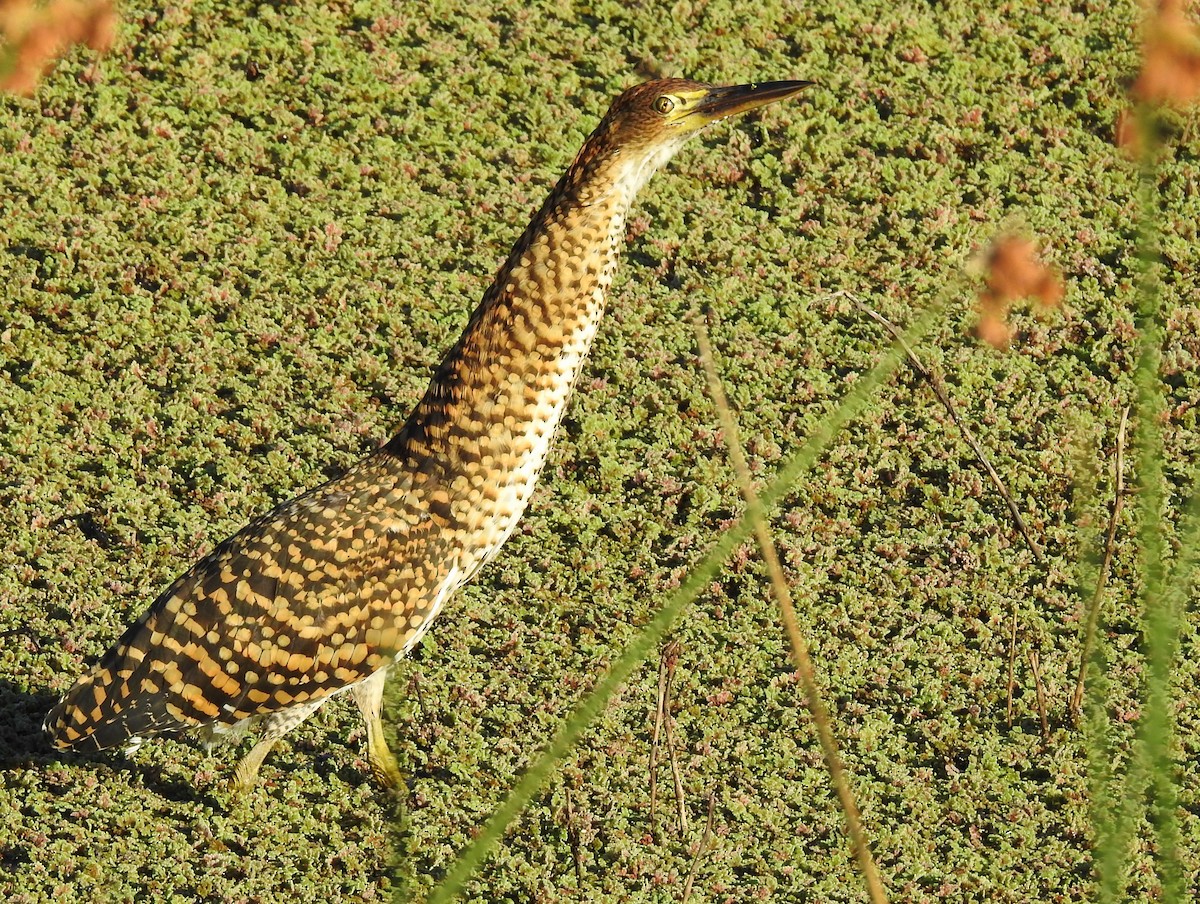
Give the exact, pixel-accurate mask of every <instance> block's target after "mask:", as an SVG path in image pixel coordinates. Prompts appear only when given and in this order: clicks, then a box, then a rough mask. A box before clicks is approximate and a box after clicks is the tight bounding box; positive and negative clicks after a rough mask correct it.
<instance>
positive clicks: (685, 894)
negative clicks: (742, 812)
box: [680, 791, 717, 904]
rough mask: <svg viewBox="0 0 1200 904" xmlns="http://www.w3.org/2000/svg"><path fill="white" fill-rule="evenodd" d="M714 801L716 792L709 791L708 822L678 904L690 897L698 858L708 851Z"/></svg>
mask: <svg viewBox="0 0 1200 904" xmlns="http://www.w3.org/2000/svg"><path fill="white" fill-rule="evenodd" d="M716 799H717V795H716V792H715V791H710V792H709V793H708V822H706V823H705V824H704V835H703V836H702V837H701V838H700V847H698V848H696V856H695V857H693V858H692V866H691V868H690V869H689V870H688V875H687V882H685V883H684V884H683V898H682V899H680V904H687V902H688V898H690V897H691V896H692V883H693V882H695V881H696V870H698V869H699V868H700V858H701V857H703V856H704V852H705V851H706V850H708V840H709V839H710V838H711V837H712V829H713V808H714V806H715V805H716Z"/></svg>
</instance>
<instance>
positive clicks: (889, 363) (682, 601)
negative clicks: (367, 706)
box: [427, 296, 946, 904]
mask: <svg viewBox="0 0 1200 904" xmlns="http://www.w3.org/2000/svg"><path fill="white" fill-rule="evenodd" d="M945 297H946V296H943V297H942V298H940V299H939V300H938V301H936V302H934V303H933V304H932V305H930V307H929V308H928V309H927V310H925V311H924V312H923V313H922V314H921V315H920V316H919V317H918V318H917V319H916V320H915V321H914V322H913V324H912V326H911V327H910V328H909V329H908V331H907V332H906V333H905V335H904V340H903V341H904V342H907V343H908V344H909V345H913V344H916V343H917V342H918V341H919V340H920V338H921V337H922V336H923V335H924V334H925V333H926V332H928V330H929V329H930V327H931V326H932V325H933V323H934V321H935V319H936V318H937V316H938V314H939V313H940V312H941V311H942V309H943V308H944V307H945ZM903 358H904V352H903V346H902V345H901V344H900V343H895V344H893V345H892V347H891V348H890V349H889V350H888V351H887V353H886V354H885V355H884V356H883V357H882V358H881V359H880V361H879V362H878V363H877V364H876V365H875V366H874V367H873V368H872V369H871V370H870V371H868V372H867V373H866V374H865V375H864V376H863V377H862V378H861V379H860V380H859V381H858V382H856V383H855V384H854V386H853V387H852V388H851V390H850V391H849V392H848V393H847V394H846V397H845V398H844V399H843V400H842V402H841V404H839V405H838V407H837V408H836V409H835V410H834V411H832V412H831V413H830V414H829V415H828V416H827V417H825V418H824V419H822V420H821V422H820V423H819V424H817V426H816V428H815V429H814V430H813V432H812V434H811V435H810V436H809V438H808V440H807V441H806V442H805V443H804V445H803V446H801V447H800V449H799V450H797V451H796V452H795V453H794V454H793V455H792V456H791V458H789V459H788V461H787V462H786V463H785V464H784V466H783V467H782V468H781V469H780V471H779V474H778V476H777V477H776V479H775V480H774V481H773V482H772V483H771V484H770V485H769V486H767V487H766V488H765V489H764V490H763V492H762V494H761V495H760V497H759V499H760V502H761V503H762V506H763V508H764V509H766V508H768V507H769V506H771V505H773V504H775V503H776V502H778V501H779V500H780V499H781V498H782V497H783V496H784V495H785V494H786V493H787V492H788V490H789V489H790V488H791V486H792V484H794V483H795V482H796V480H798V479H799V477H800V476H801V475H802V474H803V473H804V472H805V471H807V470H808V469H809V468H811V467H812V466H813V464H815V463H816V461H817V459H818V458H819V456H820V455H821V453H822V452H823V451H824V450H825V447H826V446H827V445H828V444H829V442H830V440H831V439H832V438H833V436H834V435H835V434H836V433H837V432H838V431H839V430H840V429H841V428H842V427H843V426H845V425H846V423H847V422H849V421H850V420H851V419H852V418H854V417H855V416H856V415H857V414H858V413H859V412H860V411H861V410H862V408H863V406H864V405H865V404H866V402H867V400H868V399H869V398H870V396H871V394H872V393H873V392H874V391H875V389H876V388H877V387H878V386H879V385H880V384H881V383H883V382H884V381H885V380H886V379H887V378H888V377H889V376H891V374H892V373H893V372H894V371H895V369H896V367H897V366H898V365H899V363H900V361H902V360H903ZM751 530H752V526H751V523H750V521H749V520H748V519H747V518H746V517H745V516H744V515H743V517H742V518H740V519H739V520H738V522H737V523H736V524H735V525H733V527H731V528H730V529H729V530H728V531H726V532H725V533H724V534H722V536H721V538H720V539H719V540H718V541H717V542H716V543H715V544H714V545H713V547H712V548H711V549H710V550H709V552H708V554H707V555H706V556H705V557H704V559H703V560H702V561H701V562H700V563H699V564H698V565H697V566H696V567H695V568H694V569H692V571H691V572H690V573H689V574H688V576H687V578H686V579H685V580H684V581H683V583H682V584H681V585H680V587H679V588H678V589H677V590H676V591H675V592H674V593H673V594H672V595H671V596H670V598H669V599H668V600H667V601H666V602H665V603H664V604H663V606H662V608H661V609H659V610H658V612H657V613H656V614H655V615H654V617H653V618H652V619H651V620H650V621H649V622H648V623H647V624H646V626H645V627H644V628H642V630H641V632H640V633H639V634H638V635H637V636H636V637H635V638H634V639H633V640H632V641H631V642H630V643H629V645H628V646H626V647H625V649H624V650H623V651H622V652H621V655H620V656H618V657H617V659H616V660H615V661H614V662H613V664H612V667H611V668H610V669H609V671H608V672H607V673H606V674H605V675H604V676H603V677H602V678H601V679H600V680H599V681H598V682H597V683H596V686H595V687H594V688H592V690H591V692H590V693H588V695H587V696H586V697H584V699H583V701H582V702H581V703H580V704H579V705H578V706H577V707H576V708H575V710H574V711H573V712H572V713H571V714H570V716H568V717H567V719H566V720H565V721H564V722H563V724H562V727H561V728H560V729H559V730H558V733H557V734H556V735H555V736H554V738H553V739H552V740H551V741H550V743H549V744H548V745H547V746H546V748H545V749H544V750H543V751H542V753H541V755H540V756H539V757H538V758H537V759H536V760H535V761H534V762H533V763H532V764H531V765H530V767H529V769H528V770H526V772H525V773H524V774H523V775H522V776H521V778H520V780H519V781H518V782H517V784H516V786H515V787H514V788H513V790H512V791H511V792H510V793H509V795H508V797H507V798H506V799H505V800H504V802H503V803H502V804H501V805H500V807H499V808H498V809H497V810H496V812H495V813H493V814H492V816H491V818H489V819H488V821H487V822H486V823H485V824H484V826H483V828H482V829H481V830H480V832H479V834H478V836H476V838H475V839H474V841H472V842H471V844H469V845H468V846H467V847H466V848H465V849H464V850H463V851H462V853H461V854H460V855H459V857H458V859H457V860H456V861H455V862H454V863H452V864H451V865H450V868H449V870H448V871H447V872H446V875H445V877H444V878H443V879H442V881H441V883H440V884H439V885H438V886H437V887H436V888H435V889H434V890H433V892H432V893H431V894H430V896H429V898H428V899H427V901H428V904H446V902H449V901H452V900H453V899H454V897H455V896H456V894H457V893H458V891H459V890H460V889H461V888H462V886H463V884H464V883H465V882H466V881H467V879H468V878H470V876H471V874H472V873H473V872H474V871H475V869H476V868H477V867H478V866H479V864H480V863H482V862H483V859H484V858H485V857H486V856H487V855H488V853H489V852H490V851H491V850H492V848H494V847H495V846H496V844H497V843H498V842H499V840H500V838H501V836H502V835H503V834H504V830H505V829H506V828H507V826H508V824H509V823H510V822H512V820H513V819H514V817H516V815H517V814H518V813H520V811H521V810H522V809H523V808H524V807H525V805H526V804H527V803H528V802H529V801H530V799H531V798H532V797H533V795H534V794H536V793H537V791H538V789H539V788H540V787H541V786H542V784H543V782H545V780H546V778H547V777H548V776H549V775H550V773H551V771H552V770H553V769H554V768H555V766H557V765H558V763H559V761H561V760H562V759H563V757H565V756H566V755H567V753H568V752H569V751H570V750H571V748H572V747H573V746H574V744H575V742H576V741H577V740H578V738H579V736H580V735H581V734H583V732H584V731H585V730H586V729H587V727H588V726H589V725H590V724H591V723H592V722H593V721H594V720H595V718H596V717H597V716H598V715H599V714H600V712H601V711H602V710H603V709H604V706H605V704H606V703H607V702H608V699H609V698H610V697H611V696H612V694H613V693H614V692H615V691H616V690H617V688H618V687H620V685H621V684H623V683H624V682H625V681H626V680H627V679H628V678H629V676H630V674H632V673H633V670H634V669H636V668H637V667H638V666H639V665H641V663H642V662H643V661H644V660H645V659H646V657H647V656H648V655H649V654H650V653H651V652H652V651H653V650H654V649H655V648H657V646H658V644H659V643H660V642H661V641H662V638H663V636H664V635H665V634H666V633H667V631H669V630H670V628H671V625H672V624H674V622H675V619H676V618H677V617H678V616H679V614H680V613H681V612H682V611H683V609H684V608H685V607H686V606H687V605H688V604H689V603H691V602H692V600H694V599H695V598H696V597H697V596H699V595H700V593H701V592H702V591H703V590H704V588H705V587H706V586H708V584H709V583H710V582H711V581H712V579H713V578H714V577H715V575H716V574H717V572H718V570H719V569H720V568H721V566H722V564H723V563H724V561H725V559H726V558H727V557H728V556H729V554H730V553H732V552H733V550H734V549H736V548H737V547H738V545H740V544H741V543H742V542H744V541H745V540H747V539H748V538H749V537H750V533H751Z"/></svg>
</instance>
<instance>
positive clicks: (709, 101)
mask: <svg viewBox="0 0 1200 904" xmlns="http://www.w3.org/2000/svg"><path fill="white" fill-rule="evenodd" d="M812 84H813V83H812V82H805V81H788V82H760V83H758V84H750V85H731V86H727V87H718V86H716V85H706V84H704V83H703V82H694V81H691V80H689V79H679V78H668V79H656V80H655V81H651V82H644V83H643V84H641V85H635V86H633V87H632V88H629V89H628V90H626V91H624V92H623V93H622V94H621V95H620V96H619V97H617V99H616V100H614V101H613V103H612V106H611V107H609V109H608V113H606V114H605V116H604V119H602V120H601V121H600V125H599V126H597V127H596V130H595V131H594V132H593V133H592V136H591V137H590V138H589V139H588V141H587V143H586V144H585V145H584V146H583V148H582V149H581V150H580V152H579V156H578V157H577V158H576V167H579V168H581V169H583V168H587V169H590V168H592V166H594V165H595V164H600V165H601V166H602V167H603V168H604V169H606V170H608V171H609V172H611V173H613V174H614V180H615V182H616V183H617V184H619V185H621V187H622V188H623V189H626V190H627V194H628V195H629V197H632V195H633V194H636V193H637V190H638V189H639V188H641V186H642V185H643V184H644V183H645V181H646V180H647V179H649V178H650V176H651V175H653V173H654V171H655V170H656V169H658V168H659V167H660V166H662V165H663V164H664V163H666V162H667V161H668V160H670V159H671V157H672V156H673V155H674V154H675V152H676V151H678V150H679V148H680V147H682V145H683V143H684V142H685V141H687V139H688V138H690V137H691V136H692V135H695V134H696V133H697V132H699V131H700V130H701V129H703V128H704V127H705V126H707V125H710V124H711V123H714V122H718V121H720V120H722V119H725V118H726V117H728V116H733V115H734V114H736V113H743V112H745V111H747V110H753V109H754V108H756V107H761V106H764V105H766V104H770V103H774V102H775V101H778V100H784V99H786V98H789V97H793V96H795V95H796V94H799V93H800V92H801V91H803V90H804V89H805V88H807V87H809V86H810V85H812ZM610 167H611V168H612V169H609V168H610Z"/></svg>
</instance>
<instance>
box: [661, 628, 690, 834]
mask: <svg viewBox="0 0 1200 904" xmlns="http://www.w3.org/2000/svg"><path fill="white" fill-rule="evenodd" d="M663 661H664V662H665V663H666V664H667V682H666V689H665V693H664V695H663V730H664V732H665V733H666V736H667V757H668V758H669V759H670V761H671V778H672V780H673V781H674V783H675V813H676V815H677V816H678V818H679V835H680V837H683V836H684V835H686V834H687V831H688V818H687V807H686V806H685V805H684V799H683V775H682V773H681V772H680V770H679V758H678V756H677V755H676V753H675V718H674V716H672V715H671V680H672V679H673V678H674V677H675V664H676V663H677V662H679V641H677V640H673V641H671V642H670V643H669V644H667V646H666V647H665V648H664V650H663Z"/></svg>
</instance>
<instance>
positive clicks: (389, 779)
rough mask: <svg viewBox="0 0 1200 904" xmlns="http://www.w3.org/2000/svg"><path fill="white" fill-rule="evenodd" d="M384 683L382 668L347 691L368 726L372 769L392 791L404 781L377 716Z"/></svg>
mask: <svg viewBox="0 0 1200 904" xmlns="http://www.w3.org/2000/svg"><path fill="white" fill-rule="evenodd" d="M386 680H387V667H386V666H384V667H383V668H381V669H379V670H378V671H377V672H375V673H374V674H373V675H371V676H370V677H369V678H366V679H364V680H362V681H360V682H358V684H356V685H354V686H353V687H352V688H351V689H350V692H351V693H352V694H354V702H355V703H357V704H358V708H359V710H361V711H362V714H363V719H364V720H365V721H366V723H367V756H368V758H369V759H370V761H371V769H372V771H373V772H374V773H375V777H376V778H377V779H379V781H380V782H382V783H383V784H384V785H386V786H387V787H388V788H391V789H392V790H393V791H395V790H398V789H400V788H402V787H404V779H403V778H402V777H401V775H400V766H399V765H398V764H397V763H396V758H395V757H394V756H392V752H391V751H390V750H388V745H387V740H386V739H385V738H384V736H383V720H382V719H381V718H380V713H381V712H382V710H383V685H384V682H385V681H386Z"/></svg>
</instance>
